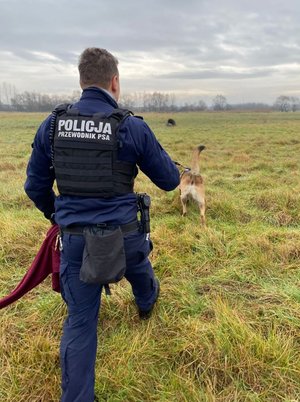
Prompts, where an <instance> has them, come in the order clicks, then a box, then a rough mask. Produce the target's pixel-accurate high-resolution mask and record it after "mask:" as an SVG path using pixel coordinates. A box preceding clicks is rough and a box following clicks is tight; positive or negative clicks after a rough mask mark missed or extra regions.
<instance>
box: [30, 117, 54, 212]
mask: <svg viewBox="0 0 300 402" xmlns="http://www.w3.org/2000/svg"><path fill="white" fill-rule="evenodd" d="M49 128H50V116H49V117H48V118H47V119H46V120H45V121H44V122H43V123H42V124H41V126H40V127H39V129H38V131H37V133H36V136H35V138H34V142H33V144H32V148H33V149H32V153H31V157H30V159H29V162H28V165H27V171H26V174H27V179H26V182H25V185H24V190H25V192H26V194H27V195H28V197H29V198H30V199H31V200H32V201H33V202H34V204H35V206H36V207H37V208H38V209H39V210H40V211H42V212H43V213H44V215H45V217H46V218H47V219H50V217H51V214H52V213H54V211H55V208H54V201H55V193H54V191H53V189H52V187H53V183H54V170H53V169H52V168H51V167H52V162H51V153H50V140H49Z"/></svg>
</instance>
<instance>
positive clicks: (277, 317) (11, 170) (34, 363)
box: [0, 112, 300, 402]
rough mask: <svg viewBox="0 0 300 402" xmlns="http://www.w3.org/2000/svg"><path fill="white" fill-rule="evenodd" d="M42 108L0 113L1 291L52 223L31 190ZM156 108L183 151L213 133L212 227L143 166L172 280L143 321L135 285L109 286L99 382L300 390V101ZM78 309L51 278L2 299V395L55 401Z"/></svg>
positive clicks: (145, 392)
mask: <svg viewBox="0 0 300 402" xmlns="http://www.w3.org/2000/svg"><path fill="white" fill-rule="evenodd" d="M44 117H45V115H42V114H21V113H15V114H4V113H2V114H0V118H1V121H0V145H1V146H0V155H1V158H0V179H1V188H0V217H1V227H0V236H1V243H0V264H1V271H0V296H4V295H6V294H7V293H8V292H9V291H10V290H11V289H13V288H14V286H15V285H16V284H17V283H18V282H19V280H20V279H21V277H22V276H23V275H24V273H25V272H26V269H27V268H28V266H29V265H30V263H31V261H32V259H33V257H34V255H35V254H36V252H37V250H38V248H39V245H40V244H41V242H42V240H43V237H44V235H45V233H46V230H47V229H48V223H47V222H46V221H45V220H44V218H43V217H42V214H41V213H39V212H38V211H37V210H36V209H35V208H34V206H33V205H32V203H31V202H30V201H29V200H28V199H27V198H26V195H25V194H24V191H23V183H24V180H25V171H26V165H27V161H28V158H29V156H30V152H31V148H30V144H31V142H32V140H33V136H34V134H35V131H36V129H37V128H38V125H39V124H40V123H41V121H42V119H43V118H44ZM169 117H170V116H169V115H167V114H145V115H144V118H145V120H146V122H148V123H149V124H150V126H151V128H152V129H153V131H154V132H155V133H156V135H157V137H158V139H159V140H160V142H161V144H162V145H163V146H164V147H165V149H166V150H167V151H168V152H169V153H170V155H171V156H172V158H173V159H174V160H177V161H179V162H180V163H182V164H183V165H186V166H189V164H190V160H191V151H192V149H193V147H194V146H196V145H199V144H204V145H206V150H205V151H204V152H203V153H202V154H201V158H200V167H201V172H202V174H203V177H204V179H205V183H206V198H207V214H206V215H207V228H202V227H201V226H200V224H199V213H198V210H197V207H196V206H195V205H188V214H187V217H186V218H183V217H182V216H181V205H180V200H179V195H178V191H177V190H175V191H172V192H169V193H166V192H164V191H161V190H159V189H157V188H156V187H155V186H154V185H153V184H152V183H151V182H150V181H149V180H148V179H147V178H146V177H145V176H144V175H143V174H140V175H139V176H138V179H137V181H136V191H143V192H145V191H146V192H148V193H149V194H150V195H151V197H152V210H151V216H152V239H153V242H154V250H153V253H152V255H151V261H152V263H153V266H154V268H155V271H156V274H157V276H158V277H159V279H160V282H161V297H160V299H159V302H158V304H157V307H156V308H155V311H154V314H153V317H152V319H151V320H149V321H148V322H140V321H139V319H138V317H137V312H136V309H135V306H134V303H133V301H132V294H131V291H130V288H129V285H128V284H127V283H126V282H125V281H122V282H121V283H120V284H118V285H115V286H113V289H112V290H113V295H112V297H111V298H106V297H103V303H102V308H101V315H100V323H99V342H98V345H99V346H98V355H97V365H96V393H97V395H98V397H99V399H100V400H101V401H109V402H118V401H120V402H121V401H122V402H123V401H125V402H147V401H161V402H173V401H174V402H175V401H186V402H198V401H200V402H202V401H203V402H214V401H216V402H233V401H236V402H258V401H259V402H277V401H278V402H279V401H284V402H295V401H299V400H300V335H299V334H300V264H299V258H300V231H299V227H300V195H299V194H300V174H299V168H300V158H299V154H300V136H299V133H300V114H298V113H230V112H226V113H182V114H176V115H174V116H172V117H174V118H175V120H176V123H177V126H176V127H172V128H170V127H166V125H165V123H166V121H167V118H169ZM65 314H66V309H65V306H64V304H63V302H62V301H61V299H60V296H59V295H58V294H56V293H54V292H52V291H51V282H50V279H49V280H46V281H45V283H43V284H42V285H40V286H39V287H38V288H36V289H34V290H33V291H31V292H30V293H29V294H28V295H26V296H25V297H24V298H23V299H21V300H20V301H18V302H16V303H14V304H13V305H11V306H10V307H8V308H6V309H4V310H1V330H0V356H1V357H0V359H1V360H0V362H1V363H0V364H1V365H0V370H1V376H0V401H1V402H2V401H3V402H20V401H21V402H41V401H42V402H51V401H53V402H55V401H58V400H59V395H60V367H59V341H60V335H61V328H62V323H63V320H64V317H65Z"/></svg>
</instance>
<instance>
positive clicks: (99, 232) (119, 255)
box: [80, 226, 126, 285]
mask: <svg viewBox="0 0 300 402" xmlns="http://www.w3.org/2000/svg"><path fill="white" fill-rule="evenodd" d="M83 236H84V238H85V247H84V251H83V258H82V265H81V269H80V279H81V280H82V281H83V282H86V283H94V284H99V285H108V284H109V283H115V282H118V281H119V280H121V279H122V278H123V276H124V274H125V270H126V259H125V250H124V239H123V233H122V230H121V228H120V227H117V228H116V229H103V228H98V227H94V226H93V227H85V228H84V230H83Z"/></svg>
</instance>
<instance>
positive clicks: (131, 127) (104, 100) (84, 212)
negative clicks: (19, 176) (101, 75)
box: [25, 87, 179, 227]
mask: <svg viewBox="0 0 300 402" xmlns="http://www.w3.org/2000/svg"><path fill="white" fill-rule="evenodd" d="M72 107H73V108H76V109H78V110H79V112H80V113H81V114H87V115H92V114H94V113H98V112H101V113H105V114H110V113H111V112H112V111H113V110H114V109H115V108H117V107H118V105H117V103H116V102H115V100H114V99H113V98H112V97H111V96H110V95H109V94H108V93H106V91H104V90H101V89H99V88H95V87H90V88H87V89H85V90H84V91H83V94H82V97H81V99H80V100H79V101H78V102H77V103H75V104H74V105H73V106H72ZM49 128H50V118H48V119H47V120H46V121H45V123H44V124H42V125H41V128H40V130H39V131H38V133H37V136H36V139H35V147H34V150H35V148H36V151H37V152H36V154H35V153H34V150H33V155H32V158H31V161H30V164H29V166H28V178H27V181H26V184H25V190H26V192H27V194H28V195H29V197H30V198H31V199H33V201H35V199H34V197H38V194H37V191H36V189H37V188H39V186H40V184H41V183H39V181H40V182H41V181H43V180H44V178H43V177H42V175H40V176H37V175H36V170H37V169H38V171H39V172H40V173H42V172H43V170H44V171H47V170H48V169H50V165H51V158H50V142H49V139H48V136H49ZM118 135H119V140H120V144H121V147H120V149H119V150H118V159H120V160H121V161H125V162H128V163H130V164H134V165H135V164H137V165H138V166H139V168H140V169H141V170H142V171H143V172H144V173H145V174H146V175H147V176H148V177H149V178H150V179H151V180H152V181H153V182H154V184H156V185H157V186H158V187H160V188H162V189H163V190H170V189H173V188H175V187H176V186H177V184H178V180H179V173H178V170H177V168H176V166H175V165H174V164H173V162H172V161H171V160H170V158H169V156H168V155H167V154H166V153H165V151H164V150H163V149H162V148H161V146H160V145H159V143H158V142H157V140H156V138H155V136H154V134H153V133H152V131H151V130H150V129H149V127H148V126H147V124H146V123H145V122H144V121H143V120H142V119H140V118H136V117H132V116H130V117H128V118H126V119H125V121H124V122H123V123H121V127H120V130H119V133H118ZM41 147H43V149H44V153H45V157H43V158H41V154H40V152H39V150H40V148H41ZM47 164H48V166H47ZM100 173H101V172H100ZM46 180H47V178H46ZM50 181H51V178H50ZM51 185H52V184H51ZM32 190H33V192H34V193H32ZM136 215H137V203H136V195H135V194H134V193H128V194H125V195H120V196H116V197H111V198H101V197H81V196H70V195H59V196H58V197H57V198H56V200H55V219H56V222H57V223H58V224H59V225H60V226H62V227H65V226H68V225H71V224H78V225H84V224H94V223H102V222H106V223H111V224H125V223H127V222H130V221H132V220H134V219H135V217H136Z"/></svg>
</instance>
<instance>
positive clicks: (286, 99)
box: [274, 95, 300, 112]
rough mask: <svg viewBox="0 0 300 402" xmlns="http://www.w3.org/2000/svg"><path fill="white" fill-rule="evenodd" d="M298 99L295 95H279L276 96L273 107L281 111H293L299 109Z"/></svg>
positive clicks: (299, 102) (299, 101)
mask: <svg viewBox="0 0 300 402" xmlns="http://www.w3.org/2000/svg"><path fill="white" fill-rule="evenodd" d="M299 107H300V100H299V98H297V97H296V96H287V95H280V96H278V98H276V100H275V103H274V108H275V109H276V110H280V111H281V112H291V111H292V112H295V111H296V110H299Z"/></svg>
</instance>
